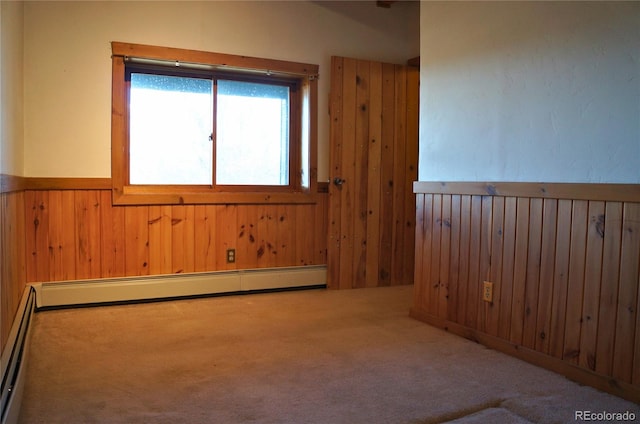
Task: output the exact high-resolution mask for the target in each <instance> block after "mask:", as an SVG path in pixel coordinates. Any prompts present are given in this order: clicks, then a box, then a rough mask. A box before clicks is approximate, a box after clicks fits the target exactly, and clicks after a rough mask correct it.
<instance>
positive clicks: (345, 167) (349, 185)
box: [327, 57, 419, 288]
mask: <svg viewBox="0 0 640 424" xmlns="http://www.w3.org/2000/svg"><path fill="white" fill-rule="evenodd" d="M418 79H419V75H418V70H417V69H416V68H410V67H406V66H402V65H393V64H387V63H380V62H373V61H364V60H357V59H350V58H343V57H333V58H332V69H331V98H330V114H331V131H330V137H331V143H330V146H331V147H330V149H331V152H330V185H329V240H328V257H327V263H328V275H327V284H328V286H329V287H330V288H356V287H377V286H386V285H398V284H410V283H412V282H413V271H414V270H413V266H414V240H415V233H414V231H415V196H414V195H413V190H412V189H413V187H412V183H413V181H415V180H416V179H417V161H418Z"/></svg>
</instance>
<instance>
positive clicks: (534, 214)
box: [522, 198, 543, 349]
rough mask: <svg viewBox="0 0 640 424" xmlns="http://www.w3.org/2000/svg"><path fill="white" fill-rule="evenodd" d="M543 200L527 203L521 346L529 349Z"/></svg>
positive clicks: (533, 328)
mask: <svg viewBox="0 0 640 424" xmlns="http://www.w3.org/2000/svg"><path fill="white" fill-rule="evenodd" d="M542 214H543V200H542V199H539V198H536V199H531V200H530V202H529V247H528V255H527V282H526V286H525V295H524V327H523V328H524V331H523V333H522V344H523V345H524V346H525V347H528V348H530V349H535V345H536V337H537V334H536V320H537V316H538V289H539V287H540V266H541V254H542Z"/></svg>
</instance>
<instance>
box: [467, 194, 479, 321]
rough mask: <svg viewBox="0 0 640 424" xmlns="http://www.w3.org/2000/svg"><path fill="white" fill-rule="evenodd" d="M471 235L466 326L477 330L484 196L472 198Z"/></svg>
mask: <svg viewBox="0 0 640 424" xmlns="http://www.w3.org/2000/svg"><path fill="white" fill-rule="evenodd" d="M470 228H471V233H470V237H469V283H468V286H467V300H466V304H467V310H466V319H465V324H466V325H467V326H470V327H473V328H476V325H477V323H478V304H479V302H480V300H479V299H480V285H481V284H482V278H483V277H482V275H481V273H480V249H481V244H480V243H481V239H480V238H481V229H482V196H472V197H471V225H470Z"/></svg>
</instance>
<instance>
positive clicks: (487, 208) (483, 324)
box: [475, 196, 497, 332]
mask: <svg viewBox="0 0 640 424" xmlns="http://www.w3.org/2000/svg"><path fill="white" fill-rule="evenodd" d="M492 224H493V197H491V196H482V213H481V219H480V268H479V276H478V277H479V278H478V282H477V286H478V293H480V290H481V289H482V286H483V285H484V282H485V281H491V243H492V241H491V239H492V230H491V227H492ZM494 289H496V287H494ZM496 291H497V290H496ZM475 301H476V305H477V306H476V307H477V310H478V320H477V325H478V329H479V330H480V331H483V332H487V309H488V308H490V307H491V305H487V302H485V301H483V300H482V298H481V296H480V295H479V294H478V296H477V297H476V300H475Z"/></svg>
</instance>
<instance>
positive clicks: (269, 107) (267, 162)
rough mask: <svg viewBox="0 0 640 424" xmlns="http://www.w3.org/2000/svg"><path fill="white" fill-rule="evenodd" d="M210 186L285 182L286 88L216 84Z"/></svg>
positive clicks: (219, 82) (287, 122)
mask: <svg viewBox="0 0 640 424" xmlns="http://www.w3.org/2000/svg"><path fill="white" fill-rule="evenodd" d="M216 119H217V121H216V125H217V139H216V184H220V185H279V186H283V185H288V184H289V87H287V86H281V85H271V84H261V83H254V82H243V81H228V80H219V81H218V97H217V110H216Z"/></svg>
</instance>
